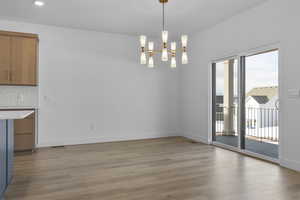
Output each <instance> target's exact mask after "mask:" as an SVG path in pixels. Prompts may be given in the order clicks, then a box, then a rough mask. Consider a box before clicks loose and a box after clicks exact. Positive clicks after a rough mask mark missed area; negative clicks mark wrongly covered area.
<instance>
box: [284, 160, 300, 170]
mask: <svg viewBox="0 0 300 200" xmlns="http://www.w3.org/2000/svg"><path fill="white" fill-rule="evenodd" d="M279 164H280V165H281V166H282V167H286V168H289V169H292V170H295V171H299V172H300V162H297V161H291V160H287V159H281V160H280V163H279Z"/></svg>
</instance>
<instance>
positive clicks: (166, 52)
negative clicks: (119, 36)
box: [140, 0, 188, 68]
mask: <svg viewBox="0 0 300 200" xmlns="http://www.w3.org/2000/svg"><path fill="white" fill-rule="evenodd" d="M159 2H160V3H161V4H162V45H161V48H160V49H158V50H156V49H155V48H154V42H153V41H149V42H148V45H147V46H148V48H146V44H147V36H145V35H141V36H140V45H141V64H142V65H146V64H147V57H148V67H149V68H154V59H153V57H154V55H155V54H157V53H161V60H162V61H163V62H166V61H168V60H169V56H170V57H171V68H176V56H177V51H176V50H177V45H176V42H171V45H170V48H169V47H168V35H169V33H168V31H167V30H166V29H165V4H166V3H168V0H159ZM187 41H188V36H187V35H182V36H181V52H182V56H181V62H182V64H188V56H187Z"/></svg>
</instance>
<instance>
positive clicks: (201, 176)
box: [6, 137, 300, 200]
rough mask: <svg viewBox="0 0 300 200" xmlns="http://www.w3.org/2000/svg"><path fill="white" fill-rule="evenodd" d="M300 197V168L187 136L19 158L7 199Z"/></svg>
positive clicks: (267, 199)
mask: <svg viewBox="0 0 300 200" xmlns="http://www.w3.org/2000/svg"><path fill="white" fill-rule="evenodd" d="M11 199H21V200H217V199H218V200H290V199H291V200H299V199H300V173H297V172H294V171H291V170H288V169H284V168H281V167H279V166H277V165H274V164H271V163H268V162H264V161H261V160H256V159H254V158H250V157H245V156H243V155H240V154H238V153H234V152H231V151H227V150H223V149H219V148H216V147H213V146H208V145H204V144H200V143H192V142H190V141H189V140H187V139H184V138H180V137H174V138H162V139H151V140H142V141H130V142H118V143H104V144H91V145H78V146H68V147H65V148H55V149H53V148H50V149H42V150H39V151H38V152H37V153H35V154H33V155H29V154H28V155H26V154H23V155H18V156H16V160H15V177H14V180H13V184H12V185H10V186H9V188H8V191H7V193H6V200H11Z"/></svg>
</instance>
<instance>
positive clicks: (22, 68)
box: [11, 37, 37, 85]
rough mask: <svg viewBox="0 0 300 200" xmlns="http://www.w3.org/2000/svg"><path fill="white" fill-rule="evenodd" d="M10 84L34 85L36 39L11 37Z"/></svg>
mask: <svg viewBox="0 0 300 200" xmlns="http://www.w3.org/2000/svg"><path fill="white" fill-rule="evenodd" d="M11 48H12V51H11V54H12V55H11V84H16V85H36V83H37V80H36V76H37V69H36V66H37V39H35V38H26V37H12V38H11Z"/></svg>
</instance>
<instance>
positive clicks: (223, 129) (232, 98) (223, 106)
mask: <svg viewBox="0 0 300 200" xmlns="http://www.w3.org/2000/svg"><path fill="white" fill-rule="evenodd" d="M213 80H214V81H213V82H214V83H213V121H214V122H213V141H214V142H216V143H221V144H224V145H229V146H232V147H238V146H239V134H238V87H237V86H238V60H237V59H235V58H233V59H228V60H224V61H220V62H216V63H214V64H213Z"/></svg>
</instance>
